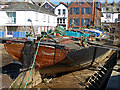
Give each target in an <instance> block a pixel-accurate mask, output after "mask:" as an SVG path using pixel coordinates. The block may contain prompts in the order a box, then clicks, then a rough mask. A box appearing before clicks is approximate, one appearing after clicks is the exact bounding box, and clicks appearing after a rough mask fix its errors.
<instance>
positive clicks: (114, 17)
mask: <svg viewBox="0 0 120 90" xmlns="http://www.w3.org/2000/svg"><path fill="white" fill-rule="evenodd" d="M101 8H102V11H101V12H102V14H103V16H102V17H101V22H102V23H117V22H118V15H119V14H120V4H119V3H115V2H113V3H105V4H102V6H101Z"/></svg>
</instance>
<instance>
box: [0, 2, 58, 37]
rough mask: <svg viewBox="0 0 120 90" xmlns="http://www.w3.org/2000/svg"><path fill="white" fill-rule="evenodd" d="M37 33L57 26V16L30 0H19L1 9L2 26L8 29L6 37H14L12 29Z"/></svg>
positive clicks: (0, 23) (0, 21) (0, 22)
mask: <svg viewBox="0 0 120 90" xmlns="http://www.w3.org/2000/svg"><path fill="white" fill-rule="evenodd" d="M32 26H33V27H34V30H35V33H36V34H41V32H47V31H48V30H50V29H54V28H55V27H56V26H57V16H56V15H55V14H53V13H51V12H49V11H47V10H45V9H44V8H41V7H39V6H36V5H33V4H31V3H28V2H19V3H16V4H13V5H10V6H8V7H6V8H3V9H1V10H0V27H3V28H4V29H5V30H4V31H6V35H5V36H6V37H12V31H27V32H29V31H32Z"/></svg>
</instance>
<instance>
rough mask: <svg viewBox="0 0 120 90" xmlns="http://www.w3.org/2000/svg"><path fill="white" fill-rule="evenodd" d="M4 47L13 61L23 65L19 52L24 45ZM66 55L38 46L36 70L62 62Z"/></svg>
mask: <svg viewBox="0 0 120 90" xmlns="http://www.w3.org/2000/svg"><path fill="white" fill-rule="evenodd" d="M4 47H5V49H6V50H7V52H8V53H9V54H10V55H11V56H12V57H13V58H14V59H15V60H18V61H20V62H21V63H23V60H21V59H20V58H21V51H22V49H23V48H24V44H5V45H4ZM63 52H64V53H63ZM67 53H68V52H67V51H66V50H61V49H56V50H55V48H54V47H47V46H39V50H38V54H37V57H36V62H35V66H36V68H37V69H39V68H42V67H47V66H50V65H53V64H56V63H58V62H59V61H61V60H63V59H64V58H65V57H66V55H67Z"/></svg>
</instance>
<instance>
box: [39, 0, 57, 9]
mask: <svg viewBox="0 0 120 90" xmlns="http://www.w3.org/2000/svg"><path fill="white" fill-rule="evenodd" d="M45 3H48V4H49V5H51V6H52V7H53V8H55V7H56V5H55V4H53V3H51V2H49V1H45V2H44V3H43V4H41V7H42V6H43V5H44V4H45Z"/></svg>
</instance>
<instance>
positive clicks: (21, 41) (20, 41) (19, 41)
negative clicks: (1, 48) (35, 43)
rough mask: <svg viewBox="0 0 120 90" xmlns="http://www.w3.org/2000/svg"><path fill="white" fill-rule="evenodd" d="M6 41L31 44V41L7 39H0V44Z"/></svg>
mask: <svg viewBox="0 0 120 90" xmlns="http://www.w3.org/2000/svg"><path fill="white" fill-rule="evenodd" d="M6 41H12V42H17V43H31V42H32V41H31V40H17V39H9V38H0V42H2V43H6Z"/></svg>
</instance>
